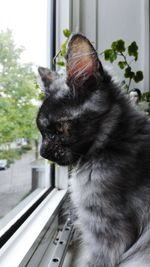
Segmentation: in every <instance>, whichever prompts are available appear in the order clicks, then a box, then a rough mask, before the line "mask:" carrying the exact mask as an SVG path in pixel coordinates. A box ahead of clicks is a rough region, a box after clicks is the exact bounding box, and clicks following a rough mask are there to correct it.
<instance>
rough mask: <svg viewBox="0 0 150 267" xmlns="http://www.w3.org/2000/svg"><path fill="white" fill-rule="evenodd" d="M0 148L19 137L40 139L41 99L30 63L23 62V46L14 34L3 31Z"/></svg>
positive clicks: (0, 56)
mask: <svg viewBox="0 0 150 267" xmlns="http://www.w3.org/2000/svg"><path fill="white" fill-rule="evenodd" d="M0 51H1V53H0V146H1V145H2V144H6V143H7V144H8V143H11V142H12V141H15V140H16V139H17V138H23V137H24V138H28V139H29V140H32V139H36V138H37V130H36V124H35V118H36V113H37V107H36V105H35V104H33V100H35V99H37V98H38V94H39V91H38V88H37V86H36V82H35V81H36V80H35V75H34V72H33V70H32V65H31V64H22V63H21V60H20V58H21V53H22V52H23V47H17V46H16V45H15V42H14V40H13V37H12V32H11V31H10V30H7V31H5V32H3V31H2V32H0Z"/></svg>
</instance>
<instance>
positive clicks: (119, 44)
mask: <svg viewBox="0 0 150 267" xmlns="http://www.w3.org/2000/svg"><path fill="white" fill-rule="evenodd" d="M111 47H112V49H113V50H115V51H117V52H119V53H122V52H124V51H125V50H126V49H125V42H124V41H123V40H121V39H120V40H117V41H115V42H113V43H112V45H111Z"/></svg>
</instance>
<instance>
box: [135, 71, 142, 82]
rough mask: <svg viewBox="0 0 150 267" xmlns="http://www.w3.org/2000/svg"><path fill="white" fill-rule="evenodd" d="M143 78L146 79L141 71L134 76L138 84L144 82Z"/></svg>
mask: <svg viewBox="0 0 150 267" xmlns="http://www.w3.org/2000/svg"><path fill="white" fill-rule="evenodd" d="M143 78H144V75H143V72H142V71H140V70H139V71H137V72H136V74H135V76H134V81H135V82H136V83H138V82H140V81H142V80H143Z"/></svg>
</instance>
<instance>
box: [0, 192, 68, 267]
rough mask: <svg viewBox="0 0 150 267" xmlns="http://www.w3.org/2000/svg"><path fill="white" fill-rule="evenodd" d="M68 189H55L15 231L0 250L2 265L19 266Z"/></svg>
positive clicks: (3, 266) (52, 217)
mask: <svg viewBox="0 0 150 267" xmlns="http://www.w3.org/2000/svg"><path fill="white" fill-rule="evenodd" d="M66 192H67V190H57V189H54V190H53V191H52V192H51V193H50V194H49V195H48V196H47V197H46V198H45V199H44V200H43V202H42V203H41V204H40V205H39V206H38V207H37V209H36V210H35V211H34V212H33V213H32V214H31V215H30V216H29V218H28V219H27V220H26V221H25V222H24V223H23V224H22V226H21V227H20V228H19V229H18V230H17V231H16V232H15V233H14V235H13V236H12V237H11V238H10V239H9V240H8V242H7V243H6V244H5V245H4V246H3V247H2V249H1V252H0V262H1V266H2V267H5V266H10V265H11V266H18V265H19V264H20V263H21V261H22V260H23V258H24V257H25V256H26V254H27V253H28V252H29V250H30V249H31V248H32V246H33V244H34V243H35V241H36V240H37V238H38V237H39V235H40V233H41V231H42V230H43V229H44V227H45V226H46V224H47V223H48V222H49V221H50V220H53V219H54V214H55V212H56V210H57V208H58V207H59V205H60V203H61V202H62V201H63V199H64V197H65V195H66Z"/></svg>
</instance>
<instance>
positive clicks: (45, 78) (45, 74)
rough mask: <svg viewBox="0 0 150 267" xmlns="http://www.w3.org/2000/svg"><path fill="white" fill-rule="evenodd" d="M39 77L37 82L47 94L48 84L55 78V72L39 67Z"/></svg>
mask: <svg viewBox="0 0 150 267" xmlns="http://www.w3.org/2000/svg"><path fill="white" fill-rule="evenodd" d="M38 72H39V76H40V77H39V78H40V79H38V83H39V85H40V87H41V89H42V90H43V91H44V92H45V94H46V95H49V86H50V84H51V83H52V81H53V80H54V79H56V76H57V75H56V73H55V72H53V71H51V70H49V69H48V68H44V67H39V68H38Z"/></svg>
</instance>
